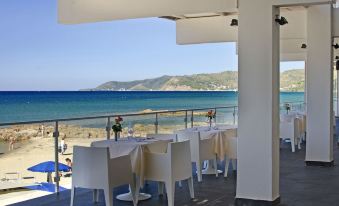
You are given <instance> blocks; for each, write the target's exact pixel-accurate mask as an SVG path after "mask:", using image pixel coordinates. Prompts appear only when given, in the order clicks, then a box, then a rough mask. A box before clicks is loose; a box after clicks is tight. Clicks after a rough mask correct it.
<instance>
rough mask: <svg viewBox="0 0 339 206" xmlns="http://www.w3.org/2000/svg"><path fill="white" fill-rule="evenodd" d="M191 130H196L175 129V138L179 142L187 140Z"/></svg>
mask: <svg viewBox="0 0 339 206" xmlns="http://www.w3.org/2000/svg"><path fill="white" fill-rule="evenodd" d="M193 132H196V131H195V130H178V131H176V135H177V140H178V141H179V142H180V141H186V140H189V139H190V136H191V134H192V133H193Z"/></svg>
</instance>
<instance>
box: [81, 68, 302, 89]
mask: <svg viewBox="0 0 339 206" xmlns="http://www.w3.org/2000/svg"><path fill="white" fill-rule="evenodd" d="M280 78H281V82H280V88H281V90H282V91H303V90H304V83H305V78H304V70H302V69H294V70H289V71H285V72H283V73H281V77H280ZM237 87H238V72H236V71H225V72H220V73H211V74H194V75H185V76H162V77H158V78H154V79H145V80H136V81H130V82H118V81H110V82H106V83H104V84H102V85H99V86H98V87H96V88H94V89H86V90H87V91H88V90H89V91H121V90H132V91H152V90H158V91H187V90H188V91H200V90H209V91H214V90H215V91H217V90H237Z"/></svg>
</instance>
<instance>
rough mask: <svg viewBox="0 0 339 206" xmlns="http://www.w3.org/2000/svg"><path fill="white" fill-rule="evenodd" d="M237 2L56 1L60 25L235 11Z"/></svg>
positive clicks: (179, 0)
mask: <svg viewBox="0 0 339 206" xmlns="http://www.w3.org/2000/svg"><path fill="white" fill-rule="evenodd" d="M237 2H238V1H237V0H208V1H207V0H138V1H135V0H95V1H93V0H58V21H59V23H62V24H79V23H89V22H101V21H112V20H121V19H134V18H147V17H160V16H181V15H185V14H186V15H187V14H199V13H208V12H220V13H222V12H236V11H237V6H238V5H237Z"/></svg>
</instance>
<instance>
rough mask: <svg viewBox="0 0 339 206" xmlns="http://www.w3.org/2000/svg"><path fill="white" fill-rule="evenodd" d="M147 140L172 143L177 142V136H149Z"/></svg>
mask: <svg viewBox="0 0 339 206" xmlns="http://www.w3.org/2000/svg"><path fill="white" fill-rule="evenodd" d="M146 137H147V138H154V139H156V140H165V141H168V140H170V141H172V142H177V141H178V139H177V135H176V134H147V135H146Z"/></svg>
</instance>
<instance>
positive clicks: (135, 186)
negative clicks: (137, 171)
mask: <svg viewBox="0 0 339 206" xmlns="http://www.w3.org/2000/svg"><path fill="white" fill-rule="evenodd" d="M133 176H134V180H135V185H133V187H134V188H135V189H134V191H135V197H136V198H137V201H139V193H140V178H139V177H138V176H137V175H133ZM130 187H132V185H130ZM131 191H132V189H131Z"/></svg>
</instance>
